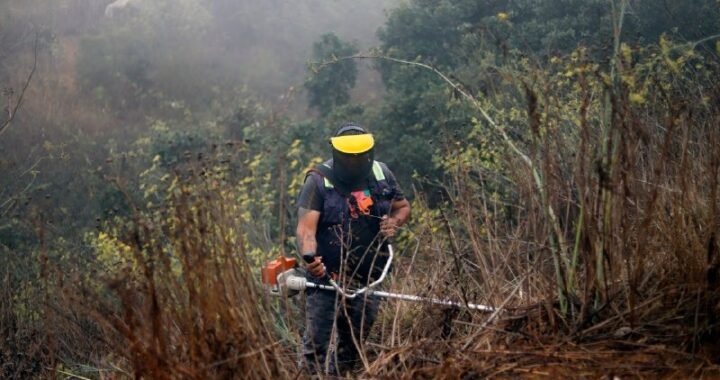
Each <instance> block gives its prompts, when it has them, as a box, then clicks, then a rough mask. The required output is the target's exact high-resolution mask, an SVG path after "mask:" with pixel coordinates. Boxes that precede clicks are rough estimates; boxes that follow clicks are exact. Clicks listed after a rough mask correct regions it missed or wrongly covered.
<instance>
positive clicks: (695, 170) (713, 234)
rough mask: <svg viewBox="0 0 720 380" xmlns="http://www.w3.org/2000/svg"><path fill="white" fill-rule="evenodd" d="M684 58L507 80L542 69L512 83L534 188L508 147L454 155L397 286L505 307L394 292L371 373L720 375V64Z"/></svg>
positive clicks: (587, 65)
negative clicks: (424, 301)
mask: <svg viewBox="0 0 720 380" xmlns="http://www.w3.org/2000/svg"><path fill="white" fill-rule="evenodd" d="M663 49H664V48H663ZM683 49H684V48H683ZM645 53H647V52H645ZM673 54H674V53H673ZM673 54H671V53H666V52H665V50H663V51H662V52H657V54H656V55H653V56H652V58H647V57H649V56H650V55H649V54H647V55H645V56H644V57H646V58H647V60H645V61H643V60H638V62H635V63H634V66H633V65H632V64H631V63H629V62H624V63H623V64H624V65H625V66H620V69H619V73H618V74H617V75H618V78H620V77H621V76H622V78H623V79H622V81H621V80H620V79H618V80H617V82H610V83H608V80H607V78H608V77H609V76H608V74H607V73H606V72H603V69H602V68H600V66H599V65H594V64H593V63H592V62H588V61H583V59H582V54H580V59H579V60H577V61H573V62H574V63H573V64H572V65H570V64H569V65H568V66H566V68H565V69H564V70H572V71H570V72H571V73H573V74H572V75H574V76H573V78H572V80H570V81H566V82H565V83H564V82H563V81H562V80H559V79H558V78H562V77H567V76H568V75H567V74H566V73H565V72H561V73H559V74H556V73H554V72H552V71H551V70H549V71H548V72H545V73H538V72H537V71H535V72H532V73H527V72H526V73H522V74H517V73H516V74H515V75H514V77H516V78H534V80H535V82H534V83H532V84H528V83H525V82H523V83H521V84H519V85H518V91H517V94H518V98H522V99H524V104H525V107H526V111H525V113H524V114H525V117H526V118H527V124H529V125H530V126H531V128H530V131H528V133H530V134H531V135H530V136H529V137H528V141H527V145H526V147H525V148H526V149H527V150H528V151H529V152H531V155H530V157H531V159H532V161H533V163H534V164H535V168H536V170H537V171H538V172H539V175H540V179H541V181H542V182H541V188H540V189H539V188H538V184H537V182H536V181H535V180H534V179H533V174H532V172H531V170H530V169H529V168H528V166H527V165H526V164H525V162H523V161H522V160H520V159H518V157H517V156H515V155H514V154H513V153H512V152H510V153H508V154H507V155H506V156H505V157H503V162H505V163H506V164H505V165H504V166H503V168H504V169H502V170H500V171H497V170H491V169H488V168H486V167H485V166H483V165H482V163H481V162H479V161H474V162H472V161H471V162H470V163H469V164H466V165H464V164H459V165H456V166H452V167H451V169H452V170H450V171H449V173H450V175H451V180H450V181H448V182H449V183H450V184H449V185H447V188H446V189H445V191H444V192H445V194H446V203H445V204H444V206H443V208H444V210H445V211H444V212H443V213H440V214H438V213H435V214H433V213H432V212H430V211H429V210H426V209H425V208H424V207H423V206H422V202H416V204H415V209H416V210H418V209H419V210H420V215H419V217H420V218H423V219H424V220H421V221H416V224H415V225H414V226H413V229H414V231H413V236H414V237H415V238H416V241H415V242H414V243H413V244H410V246H411V248H410V249H409V250H408V252H410V253H411V254H409V255H406V257H404V258H402V259H401V262H402V263H403V264H401V265H400V266H399V267H400V268H401V270H400V271H398V272H397V273H396V282H397V284H396V285H394V288H395V289H398V290H400V291H402V292H409V293H418V294H423V295H433V294H435V295H439V296H443V297H449V298H454V299H456V300H468V301H469V302H476V303H486V304H491V305H494V306H496V307H501V308H502V309H503V310H502V311H501V312H499V313H497V314H492V315H491V314H490V313H478V312H470V311H466V310H455V311H452V310H442V309H440V310H439V309H438V307H437V306H430V305H409V304H403V305H400V304H394V305H387V306H386V309H385V315H384V316H383V318H382V319H381V322H380V323H379V324H380V326H379V332H378V335H377V336H375V339H377V340H379V343H377V344H375V345H373V347H376V348H378V351H379V352H378V356H377V359H376V360H375V361H374V362H373V363H371V365H370V366H369V368H367V370H368V374H370V375H372V376H380V377H385V376H389V377H402V378H436V377H441V378H473V377H485V376H498V375H500V376H530V377H537V376H541V375H543V376H552V377H569V378H577V377H596V376H598V375H600V374H602V375H615V374H617V375H624V376H639V377H646V376H652V377H655V376H661V375H662V376H670V377H687V376H692V377H697V376H707V375H710V376H717V375H718V374H720V372H719V371H720V369H719V367H718V364H719V363H718V361H717V359H718V357H719V356H718V353H720V346H718V343H717V342H718V341H720V329H719V328H718V320H717V315H718V312H720V302H719V301H720V293H719V292H720V286H719V285H720V281H718V278H720V276H719V274H720V265H719V264H718V263H719V262H720V258H719V257H718V248H720V247H719V246H718V238H717V236H718V233H720V223H718V221H720V214H719V213H718V207H719V206H720V200H719V199H718V188H719V185H720V184H719V183H718V181H720V177H719V176H720V150H718V149H717V146H718V145H719V144H720V129H718V125H720V108H719V107H718V105H720V88H718V86H717V85H716V84H717V83H718V80H720V74H719V73H720V67H719V66H718V61H717V56H714V55H712V54H711V55H709V56H706V57H702V58H699V57H698V55H697V54H692V53H687V52H686V53H678V54H686V59H687V61H685V62H684V63H682V64H681V65H680V66H679V68H678V65H676V63H677V62H680V59H678V58H677V57H678V54H676V55H673ZM663 55H665V57H664V58H663ZM657 57H660V58H657ZM673 59H675V61H673ZM682 65H685V66H682ZM567 67H570V69H567ZM630 77H634V78H633V80H636V81H637V83H644V86H647V88H645V90H644V91H645V92H644V94H645V95H644V96H645V97H644V98H638V96H637V95H633V91H639V90H638V89H637V88H630V86H629V85H627V83H630V79H627V78H630ZM508 92H510V91H508ZM508 98H510V97H506V98H505V99H508ZM512 102H513V100H512V99H510V100H505V104H508V103H509V104H513V103H512ZM462 153H463V152H461V153H459V154H462ZM459 154H458V155H459ZM458 161H461V160H458ZM498 193H500V196H498ZM550 210H552V214H551V213H550ZM415 215H416V217H417V216H418V213H417V212H416V213H415ZM413 250H415V251H416V252H413ZM408 256H409V257H408Z"/></svg>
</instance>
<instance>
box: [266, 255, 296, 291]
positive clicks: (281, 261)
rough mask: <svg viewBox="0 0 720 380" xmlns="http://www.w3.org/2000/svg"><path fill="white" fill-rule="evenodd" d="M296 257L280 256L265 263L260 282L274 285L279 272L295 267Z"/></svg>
mask: <svg viewBox="0 0 720 380" xmlns="http://www.w3.org/2000/svg"><path fill="white" fill-rule="evenodd" d="M296 264H297V259H295V258H292V257H285V256H280V257H279V258H277V259H275V260H273V261H271V262H269V263H267V264H265V266H264V267H263V268H262V271H261V274H262V283H263V284H265V285H270V286H276V285H277V284H278V283H277V278H278V275H280V273H282V272H285V271H286V270H288V269H292V268H295V265H296Z"/></svg>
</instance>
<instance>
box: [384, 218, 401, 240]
mask: <svg viewBox="0 0 720 380" xmlns="http://www.w3.org/2000/svg"><path fill="white" fill-rule="evenodd" d="M397 229H398V223H397V220H396V219H395V218H393V217H392V216H387V215H384V216H383V217H382V220H381V221H380V232H381V233H382V234H383V235H385V237H388V238H391V237H393V236H395V233H397Z"/></svg>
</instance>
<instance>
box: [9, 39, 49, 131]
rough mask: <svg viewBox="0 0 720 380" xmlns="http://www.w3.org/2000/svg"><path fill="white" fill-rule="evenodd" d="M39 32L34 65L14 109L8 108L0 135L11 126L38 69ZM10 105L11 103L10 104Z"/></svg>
mask: <svg viewBox="0 0 720 380" xmlns="http://www.w3.org/2000/svg"><path fill="white" fill-rule="evenodd" d="M38 39H39V37H38V34H37V32H36V33H35V43H34V47H33V67H32V70H30V74H29V75H28V77H27V80H25V85H24V86H23V88H22V91H20V94H19V95H18V100H17V103H15V107H13V108H12V109H8V112H9V114H8V119H7V120H5V122H3V124H2V125H0V135H2V134H3V133H4V132H5V131H6V130H7V129H8V128H9V127H10V123H12V121H13V119H14V118H15V115H16V114H17V111H18V109H20V105H22V101H23V98H24V97H25V92H26V91H27V89H28V87H29V86H30V81H31V80H32V77H33V75H34V74H35V70H36V69H37V56H38ZM8 106H9V104H8Z"/></svg>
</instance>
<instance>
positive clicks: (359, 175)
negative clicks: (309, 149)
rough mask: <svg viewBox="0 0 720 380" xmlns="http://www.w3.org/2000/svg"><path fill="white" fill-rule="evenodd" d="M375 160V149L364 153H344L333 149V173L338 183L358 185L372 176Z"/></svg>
mask: <svg viewBox="0 0 720 380" xmlns="http://www.w3.org/2000/svg"><path fill="white" fill-rule="evenodd" d="M374 159H375V150H374V149H370V150H368V151H366V152H363V153H343V152H340V151H339V150H337V149H333V173H334V174H335V177H336V178H337V180H338V181H341V182H343V183H345V184H346V185H350V186H354V185H357V184H359V183H360V182H362V181H364V180H365V179H366V178H368V176H369V175H370V172H371V171H372V165H373V160H374Z"/></svg>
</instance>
